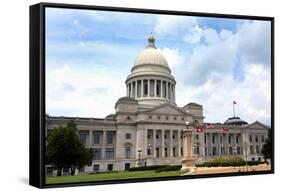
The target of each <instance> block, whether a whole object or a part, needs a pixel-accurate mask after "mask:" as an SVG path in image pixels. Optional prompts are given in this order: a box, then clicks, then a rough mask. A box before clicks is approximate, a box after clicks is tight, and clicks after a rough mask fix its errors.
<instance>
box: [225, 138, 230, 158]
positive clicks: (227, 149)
mask: <svg viewBox="0 0 281 191" xmlns="http://www.w3.org/2000/svg"><path fill="white" fill-rule="evenodd" d="M228 136H229V134H228V133H226V148H225V151H226V152H225V154H226V155H229V143H228Z"/></svg>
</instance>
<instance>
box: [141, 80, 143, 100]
mask: <svg viewBox="0 0 281 191" xmlns="http://www.w3.org/2000/svg"><path fill="white" fill-rule="evenodd" d="M140 94H141V95H140V97H143V80H141V91H140Z"/></svg>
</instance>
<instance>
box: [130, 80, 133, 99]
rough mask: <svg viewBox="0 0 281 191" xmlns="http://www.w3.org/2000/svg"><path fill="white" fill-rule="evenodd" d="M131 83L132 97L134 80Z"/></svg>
mask: <svg viewBox="0 0 281 191" xmlns="http://www.w3.org/2000/svg"><path fill="white" fill-rule="evenodd" d="M130 84H131V96H130V97H131V98H132V97H133V82H131V83H130Z"/></svg>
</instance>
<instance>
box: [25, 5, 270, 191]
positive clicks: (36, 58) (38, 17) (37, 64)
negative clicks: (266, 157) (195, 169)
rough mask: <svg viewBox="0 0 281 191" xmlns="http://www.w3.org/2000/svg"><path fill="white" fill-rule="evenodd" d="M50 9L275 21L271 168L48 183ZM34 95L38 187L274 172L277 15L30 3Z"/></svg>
mask: <svg viewBox="0 0 281 191" xmlns="http://www.w3.org/2000/svg"><path fill="white" fill-rule="evenodd" d="M46 8H62V9H82V10H102V11H118V12H128V13H151V14H166V15H183V16H199V17H221V18H234V19H249V20H263V21H270V22H271V136H272V160H271V165H272V166H271V170H270V171H257V172H244V173H226V174H223V173H221V174H211V175H196V176H193V175H191V176H181V177H165V178H161V179H160V178H148V179H145V178H143V179H134V180H110V181H100V182H79V183H63V184H51V185H50V184H49V185H48V184H46V183H45V166H44V161H45V155H44V153H45V133H46V130H45V117H46V116H45V88H46V87H45V57H46V55H45V44H46V42H45V40H46V39H45V9H46ZM29 13H30V16H29V18H30V34H29V35H30V36H29V38H30V55H29V58H30V77H29V79H30V81H29V85H30V92H29V93H30V96H29V102H30V107H29V110H30V112H29V114H30V121H29V123H30V128H29V136H30V138H29V150H30V151H29V152H30V153H29V184H30V185H32V186H35V187H38V188H52V187H67V186H84V185H101V184H116V183H132V182H150V181H165V180H179V179H194V178H211V177H226V176H244V175H256V174H271V173H274V168H275V165H274V164H275V161H274V129H275V127H274V18H273V17H264V16H250V15H232V14H217V13H197V12H185V11H171V10H154V9H138V8H124V7H106V6H94V5H75V4H57V3H39V4H36V5H32V6H30V9H29Z"/></svg>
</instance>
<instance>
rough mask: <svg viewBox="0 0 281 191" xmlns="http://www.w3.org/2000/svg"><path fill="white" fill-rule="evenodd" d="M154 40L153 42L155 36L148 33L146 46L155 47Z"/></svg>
mask: <svg viewBox="0 0 281 191" xmlns="http://www.w3.org/2000/svg"><path fill="white" fill-rule="evenodd" d="M154 42H155V38H154V36H153V34H152V33H150V35H149V36H148V47H151V48H156V47H155V44H154Z"/></svg>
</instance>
